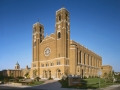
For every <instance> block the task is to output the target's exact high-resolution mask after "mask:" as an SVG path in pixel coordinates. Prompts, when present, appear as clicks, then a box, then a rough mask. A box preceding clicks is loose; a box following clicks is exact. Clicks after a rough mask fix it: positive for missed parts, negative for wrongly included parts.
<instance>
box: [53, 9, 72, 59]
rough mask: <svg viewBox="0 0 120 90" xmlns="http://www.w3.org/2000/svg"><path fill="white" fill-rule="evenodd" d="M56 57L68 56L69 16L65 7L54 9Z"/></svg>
mask: <svg viewBox="0 0 120 90" xmlns="http://www.w3.org/2000/svg"><path fill="white" fill-rule="evenodd" d="M55 28H56V52H57V53H56V58H58V57H66V58H69V57H70V55H69V54H70V50H69V49H70V18H69V12H68V11H67V10H66V9H65V8H61V9H59V10H57V11H56V24H55Z"/></svg>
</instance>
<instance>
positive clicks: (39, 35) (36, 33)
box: [32, 22, 44, 62]
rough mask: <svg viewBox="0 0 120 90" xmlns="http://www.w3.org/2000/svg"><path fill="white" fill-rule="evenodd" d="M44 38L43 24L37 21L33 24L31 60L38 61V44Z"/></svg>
mask: <svg viewBox="0 0 120 90" xmlns="http://www.w3.org/2000/svg"><path fill="white" fill-rule="evenodd" d="M43 39H44V26H43V25H42V24H40V23H39V22H37V23H35V24H33V36H32V48H33V51H32V52H33V58H32V59H33V62H34V61H39V54H40V52H39V45H40V44H41V42H42V40H43Z"/></svg>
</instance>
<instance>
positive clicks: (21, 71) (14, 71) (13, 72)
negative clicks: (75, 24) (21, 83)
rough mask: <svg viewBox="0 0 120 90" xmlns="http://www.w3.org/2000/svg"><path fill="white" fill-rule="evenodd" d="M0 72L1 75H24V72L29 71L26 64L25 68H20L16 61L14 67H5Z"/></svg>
mask: <svg viewBox="0 0 120 90" xmlns="http://www.w3.org/2000/svg"><path fill="white" fill-rule="evenodd" d="M1 72H2V75H3V76H11V77H24V75H25V73H29V72H30V68H28V66H26V68H24V69H20V65H19V63H18V62H17V63H16V64H15V69H5V70H2V71H1Z"/></svg>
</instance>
